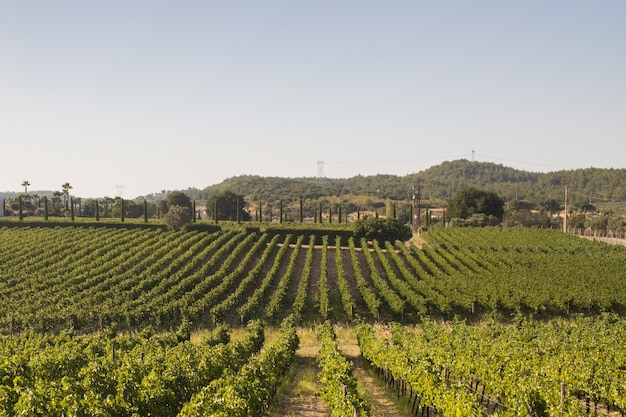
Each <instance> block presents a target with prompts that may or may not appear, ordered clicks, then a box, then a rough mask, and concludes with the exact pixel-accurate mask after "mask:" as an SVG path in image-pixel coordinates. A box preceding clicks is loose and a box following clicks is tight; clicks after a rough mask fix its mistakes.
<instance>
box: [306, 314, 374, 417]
mask: <svg viewBox="0 0 626 417" xmlns="http://www.w3.org/2000/svg"><path fill="white" fill-rule="evenodd" d="M318 340H319V342H320V359H319V362H320V368H321V372H320V377H319V378H320V381H321V383H322V389H321V390H320V398H321V399H322V400H323V401H324V402H325V403H326V404H328V407H329V408H330V416H334V417H344V416H368V415H369V407H368V405H367V404H366V403H365V401H364V400H363V399H362V398H361V397H360V396H359V393H358V391H357V387H356V378H355V377H354V374H353V369H352V365H351V363H350V362H349V361H348V360H347V359H346V358H345V357H344V356H343V355H342V354H341V352H340V351H339V345H338V343H337V336H336V334H335V330H334V328H333V326H332V324H331V322H330V321H328V320H327V321H325V322H324V324H323V325H322V327H321V328H320V329H319V331H318Z"/></svg>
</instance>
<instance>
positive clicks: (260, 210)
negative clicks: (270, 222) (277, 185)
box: [259, 203, 263, 222]
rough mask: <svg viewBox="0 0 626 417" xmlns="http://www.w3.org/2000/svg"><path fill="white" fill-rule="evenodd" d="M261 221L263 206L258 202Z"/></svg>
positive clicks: (261, 219)
mask: <svg viewBox="0 0 626 417" xmlns="http://www.w3.org/2000/svg"><path fill="white" fill-rule="evenodd" d="M262 221H263V206H261V203H259V222H262Z"/></svg>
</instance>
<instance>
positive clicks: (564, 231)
mask: <svg viewBox="0 0 626 417" xmlns="http://www.w3.org/2000/svg"><path fill="white" fill-rule="evenodd" d="M567 200H568V193H567V185H565V216H564V217H563V233H567V203H568V201H567Z"/></svg>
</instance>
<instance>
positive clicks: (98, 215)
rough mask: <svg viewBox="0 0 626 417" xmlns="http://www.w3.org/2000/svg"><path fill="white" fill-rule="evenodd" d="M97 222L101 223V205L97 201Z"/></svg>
mask: <svg viewBox="0 0 626 417" xmlns="http://www.w3.org/2000/svg"><path fill="white" fill-rule="evenodd" d="M96 221H100V203H98V200H96Z"/></svg>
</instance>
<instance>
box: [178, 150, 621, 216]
mask: <svg viewBox="0 0 626 417" xmlns="http://www.w3.org/2000/svg"><path fill="white" fill-rule="evenodd" d="M417 178H419V181H420V190H421V197H422V201H423V202H424V203H425V204H433V205H437V204H445V202H446V201H447V200H448V199H449V198H450V196H452V195H453V194H454V193H455V192H456V191H457V190H458V189H459V188H460V187H462V186H465V185H472V186H475V187H479V188H482V189H486V190H489V191H494V192H496V193H497V194H498V195H500V196H501V197H503V198H504V199H505V200H506V201H509V200H523V201H528V202H531V203H539V202H542V201H546V200H551V199H554V200H558V201H561V200H563V198H564V189H565V185H567V186H568V190H569V195H570V199H571V201H572V203H574V204H575V203H577V202H578V203H579V204H582V203H585V202H589V201H591V203H592V204H595V205H598V204H609V203H622V204H621V205H622V206H623V203H624V202H626V169H614V168H611V169H605V168H602V169H601V168H584V169H576V170H563V171H555V172H549V173H537V172H528V171H522V170H517V169H513V168H509V167H505V166H503V165H501V164H494V163H490V162H472V161H468V160H464V159H462V160H456V161H451V162H444V163H442V164H440V165H436V166H433V167H431V168H428V169H426V170H425V171H421V172H418V173H415V174H411V175H406V176H396V175H373V176H362V175H358V176H355V177H352V178H346V179H341V178H336V179H331V178H323V179H320V178H281V177H260V176H255V175H243V176H237V177H233V178H229V179H226V180H224V181H223V182H221V183H220V184H216V185H212V186H209V187H207V188H205V189H204V190H186V192H188V193H191V194H193V196H192V197H193V198H195V199H197V200H204V199H207V198H208V197H210V196H211V195H215V194H218V193H221V192H223V191H227V190H229V191H232V192H234V193H237V194H241V195H244V196H245V197H246V199H247V200H248V201H266V202H267V201H278V200H281V199H282V200H297V199H298V198H303V199H317V198H324V197H331V196H342V197H345V196H355V197H356V196H364V197H367V198H370V199H372V200H378V199H381V200H386V199H391V200H406V199H407V196H408V194H409V193H410V192H411V189H412V187H413V186H415V185H416V182H417Z"/></svg>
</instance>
